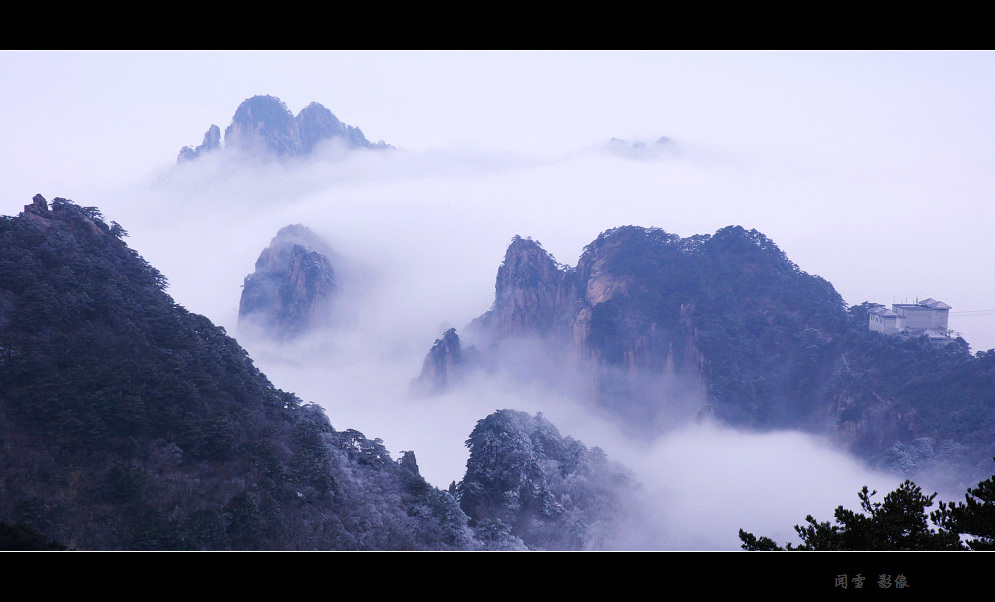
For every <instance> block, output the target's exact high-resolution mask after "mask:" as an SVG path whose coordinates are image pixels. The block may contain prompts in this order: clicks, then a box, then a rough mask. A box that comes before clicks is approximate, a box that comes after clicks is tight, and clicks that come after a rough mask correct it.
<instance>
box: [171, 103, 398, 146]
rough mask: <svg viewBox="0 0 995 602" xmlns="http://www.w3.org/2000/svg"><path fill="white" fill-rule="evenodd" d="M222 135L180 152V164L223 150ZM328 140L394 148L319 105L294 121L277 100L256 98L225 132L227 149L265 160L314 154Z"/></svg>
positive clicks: (212, 134) (213, 132)
mask: <svg viewBox="0 0 995 602" xmlns="http://www.w3.org/2000/svg"><path fill="white" fill-rule="evenodd" d="M220 132H221V130H220V128H218V126H216V125H212V126H211V128H210V129H209V130H208V131H207V134H205V136H204V142H203V143H202V144H201V145H200V146H198V147H196V148H191V147H189V146H188V147H184V148H183V149H182V150H181V151H180V156H179V159H178V162H182V161H187V160H191V159H195V158H197V157H198V156H200V155H201V154H202V153H203V152H206V151H210V150H214V149H218V148H220V147H221V133H220ZM325 140H340V141H342V142H343V143H344V145H345V146H346V148H349V149H387V148H392V147H391V146H390V145H388V144H386V143H384V142H383V141H380V142H377V143H372V142H370V141H369V140H367V139H366V137H365V136H364V135H363V132H362V130H360V129H359V128H357V127H353V126H350V125H346V124H344V123H342V122H341V121H339V120H338V118H337V117H335V115H333V114H332V112H331V111H329V110H328V109H326V108H325V107H323V106H321V105H320V104H318V103H316V102H312V103H311V104H310V105H308V106H307V107H305V108H304V109H302V110H301V112H300V113H298V115H297V117H294V115H293V113H291V112H290V110H289V109H288V108H287V105H286V104H284V103H283V102H282V101H280V99H279V98H276V97H275V96H253V97H252V98H248V99H246V100H245V101H244V102H243V103H242V104H241V105H239V107H238V109H237V110H236V111H235V115H234V116H233V117H232V122H231V124H230V125H229V126H228V127H227V128H225V139H224V147H225V148H226V149H237V150H239V151H242V152H247V153H252V154H256V155H261V156H270V155H272V156H277V157H297V156H303V155H308V154H310V153H311V152H312V151H313V150H314V149H315V148H317V146H318V145H319V143H321V142H323V141H325Z"/></svg>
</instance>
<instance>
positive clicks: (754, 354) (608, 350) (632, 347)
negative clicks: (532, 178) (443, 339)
mask: <svg viewBox="0 0 995 602" xmlns="http://www.w3.org/2000/svg"><path fill="white" fill-rule="evenodd" d="M803 308H804V309H803ZM844 320H845V306H844V304H843V302H842V299H841V298H840V297H839V295H838V294H837V293H836V291H835V290H833V289H832V286H831V285H829V284H828V283H827V282H825V281H824V280H822V279H821V278H818V277H814V276H810V275H808V274H805V273H804V272H801V271H800V270H798V268H797V266H795V265H794V264H792V263H791V262H790V261H788V260H787V258H786V257H784V255H783V253H781V252H780V250H779V249H777V247H776V246H775V245H774V244H773V243H772V242H770V241H769V240H768V239H766V237H764V236H763V235H762V234H760V233H759V232H756V231H746V230H744V229H743V228H740V227H730V228H725V229H723V230H720V231H719V232H717V233H716V234H715V235H713V236H707V235H706V236H692V237H689V238H681V237H679V236H677V235H674V234H668V233H667V232H664V231H663V230H660V229H656V228H638V227H632V226H627V227H622V228H615V229H613V230H609V231H607V232H605V233H603V234H601V235H600V236H599V237H598V238H597V240H595V241H594V242H592V243H591V244H590V245H588V246H587V247H586V248H585V249H584V253H583V254H582V256H581V258H580V260H579V261H578V264H577V267H575V268H569V267H566V266H561V265H559V264H557V263H556V261H555V260H554V259H553V258H552V257H551V256H550V255H549V254H548V253H547V252H546V251H544V250H543V249H542V247H541V245H539V243H538V242H536V241H532V240H529V239H522V238H520V237H515V239H514V240H513V241H512V243H511V245H510V246H509V248H508V252H507V254H506V256H505V260H504V263H503V264H502V266H501V267H500V269H499V270H498V275H497V283H496V288H495V301H494V306H493V308H492V309H491V310H490V311H488V312H487V313H486V314H484V315H483V316H481V317H480V318H479V319H478V320H476V321H475V322H474V323H473V324H472V327H473V329H474V334H475V336H476V335H477V334H478V333H482V335H481V338H482V339H484V340H487V341H489V346H488V348H487V349H486V350H485V351H484V354H485V355H486V356H487V358H488V359H487V360H486V361H485V363H486V364H487V365H492V364H493V363H494V361H493V360H492V359H491V358H499V357H501V356H502V350H503V349H507V348H508V346H509V345H510V344H514V342H515V341H517V340H520V339H524V338H532V339H533V340H538V341H540V343H539V344H540V346H541V348H542V350H543V351H544V352H545V354H546V355H547V356H549V357H554V356H556V357H563V358H567V359H566V361H567V362H568V363H569V362H573V363H574V368H575V371H576V373H579V374H580V377H579V378H580V380H582V381H584V382H586V385H584V386H583V387H584V389H585V390H586V391H587V395H588V396H589V398H591V399H592V400H594V401H596V402H597V403H598V404H600V405H601V406H603V407H605V408H607V409H609V410H610V411H612V412H615V413H617V414H619V415H620V416H622V417H623V418H625V419H626V421H627V422H629V423H630V424H633V425H637V426H638V427H639V428H645V429H647V430H649V431H653V430H654V429H656V428H657V427H658V426H659V425H660V424H661V423H663V422H668V421H670V420H671V419H673V418H675V417H677V416H679V415H689V414H693V413H694V412H704V413H709V414H715V415H717V416H719V417H720V418H722V419H725V420H728V421H730V422H733V423H736V424H743V423H746V424H754V425H758V426H760V425H763V426H773V425H784V424H793V425H799V424H803V423H804V424H808V423H807V422H806V421H825V412H824V409H825V406H822V408H821V411H820V409H819V408H817V407H816V406H815V405H813V402H806V403H807V404H809V405H805V404H802V406H799V404H798V403H797V401H796V399H797V398H798V397H805V396H809V397H811V394H813V393H815V391H814V389H815V388H816V385H815V384H814V383H815V380H817V379H814V378H813V379H811V382H808V383H807V384H805V385H804V386H801V387H798V386H793V385H791V383H793V382H795V381H796V380H797V379H796V377H797V376H798V375H799V374H802V373H805V374H819V375H820V376H821V374H822V373H821V372H820V371H821V370H826V369H827V368H825V367H824V366H829V368H828V369H829V370H830V373H831V367H832V365H833V361H832V359H831V357H832V354H831V351H830V350H829V342H830V341H832V340H833V337H834V336H838V335H839V334H840V333H841V332H842V328H843V323H844ZM808 331H811V332H812V333H814V334H812V336H808V335H806V336H801V335H800V334H799V333H802V332H808ZM801 349H806V350H807V354H805V355H802V354H800V353H798V351H800V350H801ZM505 355H507V354H505ZM570 358H573V359H570ZM827 358H828V359H827ZM498 361H499V360H498ZM822 362H825V364H823V363H822ZM772 366H778V368H777V369H776V370H775V369H773V368H772ZM543 369H545V366H544V367H543ZM826 376H827V377H828V375H826Z"/></svg>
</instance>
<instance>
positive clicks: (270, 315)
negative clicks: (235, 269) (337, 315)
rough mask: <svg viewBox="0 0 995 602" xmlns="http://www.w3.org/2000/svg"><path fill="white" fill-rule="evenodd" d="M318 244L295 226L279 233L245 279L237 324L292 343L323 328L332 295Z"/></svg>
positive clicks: (331, 278)
mask: <svg viewBox="0 0 995 602" xmlns="http://www.w3.org/2000/svg"><path fill="white" fill-rule="evenodd" d="M319 249H322V250H325V249H326V247H325V245H324V243H323V242H322V241H321V240H320V239H318V238H317V237H316V236H315V235H314V234H313V233H312V232H311V231H310V230H309V229H307V228H306V227H304V226H301V225H293V226H287V227H285V228H282V229H281V230H280V231H279V232H278V233H277V235H276V237H274V238H273V240H272V241H271V242H270V245H269V247H267V248H266V249H263V251H262V253H260V255H259V259H257V260H256V269H255V272H253V273H252V274H250V275H248V276H246V277H245V284H244V285H243V288H242V297H241V300H240V302H239V311H238V316H239V321H240V322H245V323H251V324H252V325H254V326H258V327H262V329H263V330H264V331H265V332H267V333H268V334H269V335H270V336H273V337H274V338H278V339H287V338H293V337H296V336H298V335H300V334H303V333H306V332H308V331H311V330H314V329H316V328H319V327H321V326H325V325H327V324H328V323H329V320H330V316H331V302H332V297H333V294H334V291H335V275H334V271H333V269H332V264H331V261H330V260H329V259H328V257H327V255H326V254H325V253H324V252H322V251H320V250H319Z"/></svg>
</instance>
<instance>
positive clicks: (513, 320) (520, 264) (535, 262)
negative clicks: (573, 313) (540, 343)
mask: <svg viewBox="0 0 995 602" xmlns="http://www.w3.org/2000/svg"><path fill="white" fill-rule="evenodd" d="M569 273H570V272H569V269H568V268H567V267H566V266H560V265H559V264H557V263H556V260H555V259H553V257H552V256H551V255H550V254H549V253H548V252H547V251H546V250H545V249H543V248H542V245H540V244H539V243H538V242H537V241H534V240H532V239H531V238H522V237H520V236H516V237H514V238H513V239H512V241H511V244H510V245H509V246H508V251H507V252H506V253H505V256H504V262H502V264H501V267H499V268H498V273H497V281H496V283H495V287H494V289H495V290H494V307H493V309H491V311H489V312H488V313H487V315H485V316H483V317H482V321H483V323H485V324H487V326H488V327H489V328H490V329H491V330H492V331H493V334H494V335H496V336H497V337H499V338H507V337H514V336H526V335H528V336H531V335H542V336H547V335H553V334H554V333H556V332H557V331H560V332H562V331H563V327H564V326H566V324H567V315H566V314H567V313H568V312H569V310H570V307H571V305H572V303H573V301H574V299H575V295H574V294H573V290H572V287H571V286H570V285H571V282H568V281H567V278H568V275H569Z"/></svg>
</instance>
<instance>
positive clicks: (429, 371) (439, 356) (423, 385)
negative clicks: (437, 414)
mask: <svg viewBox="0 0 995 602" xmlns="http://www.w3.org/2000/svg"><path fill="white" fill-rule="evenodd" d="M477 355H478V353H477V349H476V348H475V347H470V348H468V349H466V350H464V349H463V347H462V346H461V345H460V340H459V336H458V335H457V334H456V329H455V328H450V329H449V330H447V331H446V332H445V334H443V335H442V338H441V339H436V340H435V344H434V345H432V349H431V350H429V352H428V355H427V356H425V362H424V363H423V364H422V369H421V374H420V375H418V378H417V379H415V381H414V383H412V389H413V390H414V391H415V392H416V393H424V392H438V391H442V390H444V389H446V388H447V387H448V386H449V384H451V383H453V382H456V381H458V380H459V379H460V378H461V377H462V376H463V375H464V374H465V373H466V371H467V370H469V369H470V368H471V367H472V366H473V365H474V363H475V362H476V359H477Z"/></svg>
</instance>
